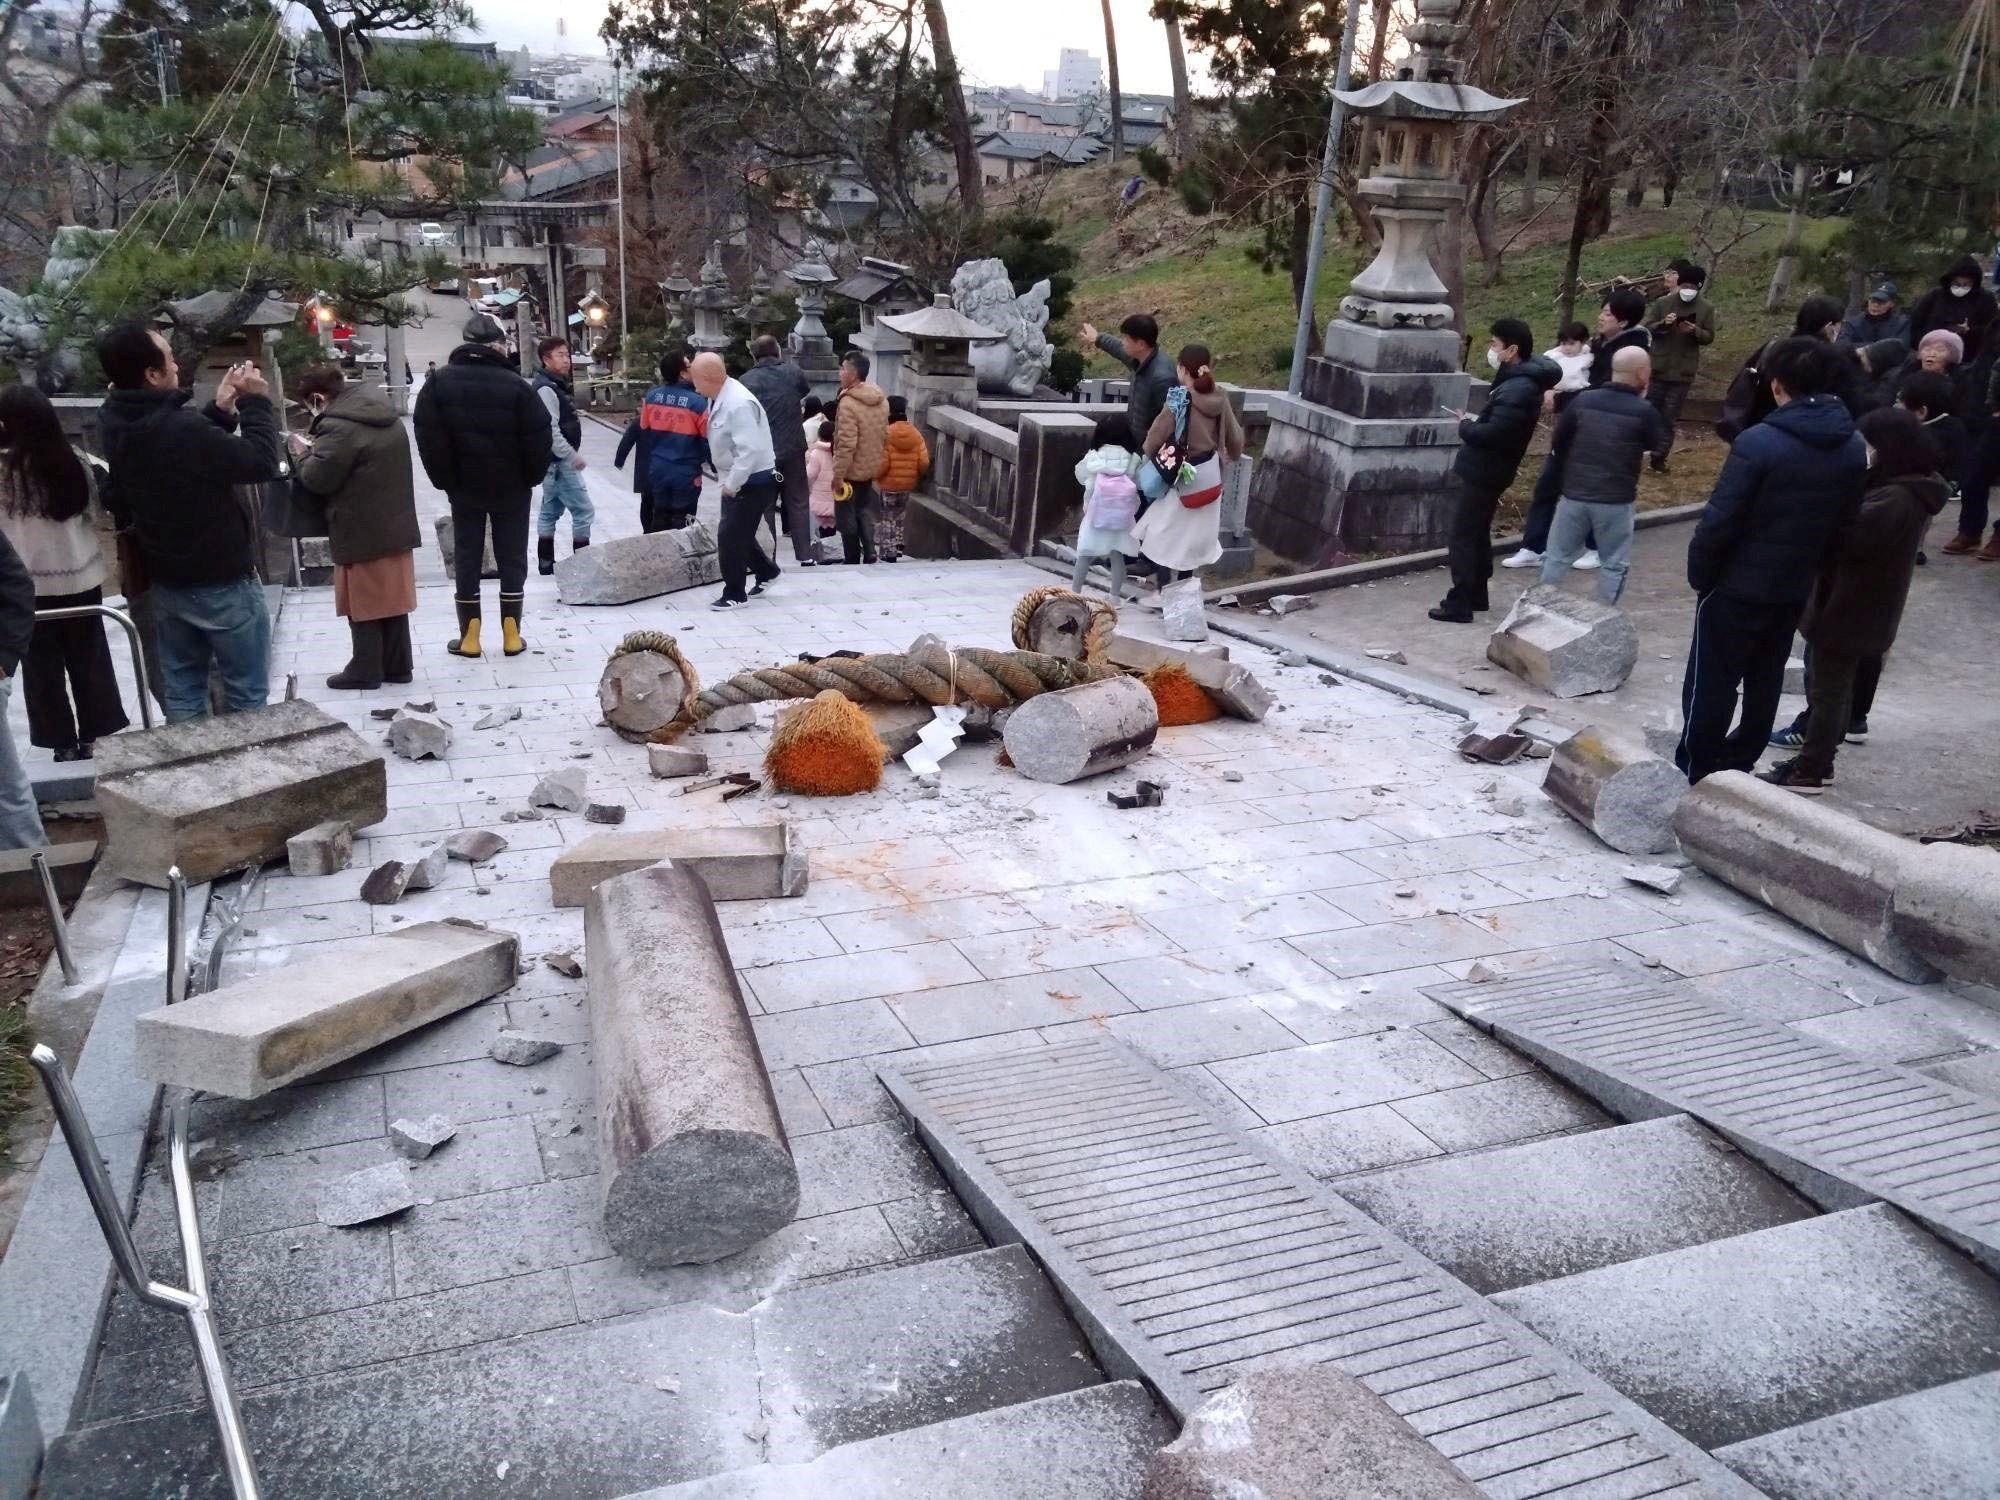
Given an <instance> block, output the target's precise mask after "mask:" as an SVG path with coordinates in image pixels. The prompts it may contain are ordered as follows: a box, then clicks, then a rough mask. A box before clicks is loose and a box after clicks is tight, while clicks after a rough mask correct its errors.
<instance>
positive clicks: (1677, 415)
mask: <svg viewBox="0 0 2000 1500" xmlns="http://www.w3.org/2000/svg"><path fill="white" fill-rule="evenodd" d="M1665 281H1666V290H1665V291H1664V292H1662V293H1661V295H1660V296H1659V298H1658V299H1657V300H1656V301H1655V302H1654V303H1653V304H1652V306H1650V307H1648V308H1647V309H1646V327H1647V328H1648V329H1649V330H1650V331H1651V333H1652V335H1653V351H1652V353H1653V382H1652V384H1651V385H1649V386H1647V387H1646V399H1647V400H1648V401H1650V402H1651V403H1652V404H1653V410H1655V411H1657V412H1658V413H1659V414H1660V416H1661V418H1662V419H1663V420H1664V421H1665V422H1666V424H1667V443H1666V446H1665V447H1664V448H1662V449H1660V450H1658V451H1657V452H1655V453H1654V454H1653V459H1652V463H1653V472H1655V473H1656V474H1657V473H1665V472H1666V467H1667V455H1668V454H1669V453H1671V452H1672V451H1673V446H1674V428H1675V426H1676V424H1678V423H1679V421H1680V419H1681V408H1682V407H1683V406H1685V405H1686V404H1687V395H1688V387H1689V386H1691V385H1693V384H1694V378H1695V376H1696V374H1698V373H1699V372H1700V370H1701V351H1702V350H1703V349H1706V348H1707V347H1708V346H1709V345H1710V344H1712V343H1714V342H1715V309H1714V307H1713V306H1711V305H1710V303H1709V300H1708V299H1707V298H1706V297H1704V296H1703V295H1702V294H1701V289H1702V287H1703V286H1704V285H1705V284H1706V283H1707V281H1708V273H1707V272H1706V271H1704V270H1703V269H1702V268H1701V267H1700V266H1697V265H1695V264H1694V263H1693V262H1691V261H1686V260H1677V261H1675V262H1674V263H1673V264H1672V265H1671V266H1668V267H1667V274H1666V277H1665Z"/></svg>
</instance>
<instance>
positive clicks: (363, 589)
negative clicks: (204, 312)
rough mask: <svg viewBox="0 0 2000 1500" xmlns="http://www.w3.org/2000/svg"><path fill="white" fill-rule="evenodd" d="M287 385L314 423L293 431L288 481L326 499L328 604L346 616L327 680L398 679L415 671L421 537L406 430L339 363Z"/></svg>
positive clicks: (371, 683) (344, 684)
mask: <svg viewBox="0 0 2000 1500" xmlns="http://www.w3.org/2000/svg"><path fill="white" fill-rule="evenodd" d="M294 391H295V394H296V396H297V398H298V401H299V404H300V405H302V406H303V407H305V409H306V410H307V411H309V412H311V413H312V428H311V436H310V437H301V436H300V435H298V434H297V433H294V434H293V435H292V439H291V442H292V452H293V455H294V458H295V460H296V463H295V467H294V469H293V482H294V483H296V484H297V485H298V487H299V488H300V489H301V490H303V491H305V493H306V494H308V495H310V496H312V497H314V498H315V499H317V500H318V501H319V503H320V504H322V505H324V506H325V507H326V531H327V539H328V543H329V547H330V550H331V551H332V553H333V608H334V612H335V613H336V614H339V615H343V616H345V617H346V620H347V632H348V636H349V637H350V639H351V642H352V648H353V654H352V656H351V657H350V659H349V660H348V663H347V665H346V666H345V667H343V668H341V670H340V671H338V672H336V673H334V674H333V676H331V677H329V678H327V680H326V685H327V686H328V687H330V688H355V689H360V690H363V691H373V690H374V689H376V688H379V687H381V686H382V684H383V683H385V682H393V683H398V684H401V683H406V682H408V681H409V680H410V678H411V676H412V674H413V673H414V671H415V664H414V661H413V659H412V656H411V651H410V614H411V612H412V611H413V610H415V609H416V607H417V565H416V555H415V554H416V549H417V547H418V546H419V545H421V543H422V541H423V532H422V530H421V528H420V527H419V526H418V525H417V489H416V471H415V468H414V466H413V464H412V462H411V457H410V438H409V434H408V433H407V432H406V431H405V430H404V428H403V423H402V419H401V418H399V417H398V416H397V415H396V411H395V408H394V407H392V406H390V405H389V402H388V399H387V398H386V397H385V396H383V394H382V393H381V392H380V391H379V390H376V389H374V388H373V387H371V386H366V385H349V384H348V383H347V380H346V378H345V377H344V376H343V375H342V374H341V371H340V367H339V366H338V365H315V366H314V367H313V368H312V369H310V370H307V371H306V372H305V374H303V375H301V376H300V377H299V380H298V384H297V385H296V387H295V388H294Z"/></svg>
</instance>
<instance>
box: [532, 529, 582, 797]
mask: <svg viewBox="0 0 2000 1500" xmlns="http://www.w3.org/2000/svg"><path fill="white" fill-rule="evenodd" d="M590 550H591V551H593V552H594V551H596V550H597V549H596V548H595V547H593V548H591V549H590ZM589 787H590V776H589V773H588V772H587V771H585V770H584V769H583V767H581V766H565V767H563V768H562V769H561V770H560V771H549V772H545V773H544V774H543V776H542V779H541V780H540V781H537V782H536V783H535V789H534V790H533V791H532V792H530V793H528V805H529V806H530V807H553V808H555V809H556V810H558V811H559V812H582V811H583V810H584V808H585V807H587V806H589V805H590V791H589Z"/></svg>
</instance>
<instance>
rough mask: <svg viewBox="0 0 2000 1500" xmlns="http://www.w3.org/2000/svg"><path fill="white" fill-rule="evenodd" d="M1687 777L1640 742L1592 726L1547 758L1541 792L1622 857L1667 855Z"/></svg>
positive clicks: (1564, 742)
mask: <svg viewBox="0 0 2000 1500" xmlns="http://www.w3.org/2000/svg"><path fill="white" fill-rule="evenodd" d="M1687 789H1688V784H1687V777H1685V776H1683V775H1682V774H1681V773H1680V768H1679V767H1677V766H1675V765H1674V764H1673V763H1672V762H1671V761H1664V760H1661V759H1660V758H1659V757H1658V756H1656V755H1654V754H1653V753H1652V752H1651V751H1650V750H1648V749H1647V748H1646V747H1645V746H1644V745H1642V744H1640V743H1638V742H1637V741H1636V740H1628V739H1625V738H1624V737H1622V736H1620V735H1616V734H1612V733H1610V732H1609V731H1608V730H1603V729H1599V728H1597V727H1596V726H1595V725H1591V726H1590V727H1588V728H1585V729H1582V730H1579V731H1578V732H1577V733H1575V734H1573V735H1571V736H1570V737H1569V738H1568V739H1566V740H1564V741H1563V742H1562V743H1561V744H1560V745H1558V746H1557V747H1556V751H1555V754H1554V755H1552V756H1550V757H1549V769H1548V774H1547V775H1546V776H1544V777H1543V778H1542V791H1543V793H1544V794H1545V795H1546V796H1547V797H1548V799H1549V800H1550V801H1551V802H1553V803H1555V805H1556V806H1557V807H1560V808H1561V809H1562V810H1563V811H1564V812H1566V813H1568V814H1569V815H1570V816H1571V817H1572V818H1575V819H1576V820H1577V822H1579V823H1581V824H1582V825H1583V826H1584V827H1585V828H1588V829H1589V830H1590V831H1591V832H1592V833H1594V834H1596V835H1597V836H1598V837H1599V838H1600V839H1602V840H1603V841H1604V842H1605V843H1607V844H1609V845H1610V846H1611V847H1612V848H1613V849H1616V850H1617V851H1618V852H1619V853H1620V854H1664V853H1666V852H1667V851H1668V850H1669V849H1671V848H1673V847H1674V809H1675V808H1676V807H1678V806H1680V802H1681V798H1683V797H1685V796H1686V795H1687Z"/></svg>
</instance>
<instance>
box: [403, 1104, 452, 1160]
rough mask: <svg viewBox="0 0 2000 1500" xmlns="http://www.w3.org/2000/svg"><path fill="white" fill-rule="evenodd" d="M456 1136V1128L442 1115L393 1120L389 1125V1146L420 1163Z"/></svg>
mask: <svg viewBox="0 0 2000 1500" xmlns="http://www.w3.org/2000/svg"><path fill="white" fill-rule="evenodd" d="M457 1134H458V1127H457V1126H456V1125H454V1124H452V1123H451V1121H450V1120H449V1119H447V1118H446V1117H445V1116H443V1115H426V1116H425V1117H424V1118H423V1119H421V1120H393V1121H391V1122H390V1124H389V1144H390V1145H391V1146H394V1147H395V1148H396V1150H397V1151H398V1152H399V1153H400V1154H401V1155H404V1156H407V1157H409V1158H410V1160H412V1161H422V1160H423V1159H424V1158H425V1157H427V1156H429V1155H430V1154H431V1153H432V1152H433V1151H435V1150H437V1148H438V1147H440V1146H442V1145H443V1144H444V1143H445V1142H446V1141H448V1140H450V1139H451V1138H452V1137H453V1136H455V1135H457Z"/></svg>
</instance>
